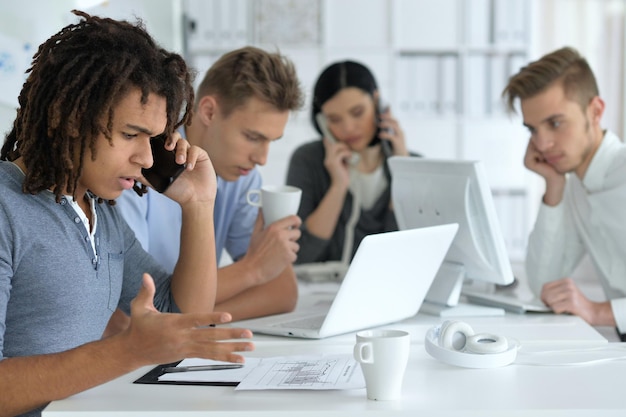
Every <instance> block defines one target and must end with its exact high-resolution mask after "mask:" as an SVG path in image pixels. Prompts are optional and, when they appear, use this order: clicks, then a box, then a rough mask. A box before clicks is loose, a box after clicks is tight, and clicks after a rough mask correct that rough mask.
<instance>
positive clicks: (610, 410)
mask: <svg viewBox="0 0 626 417" xmlns="http://www.w3.org/2000/svg"><path fill="white" fill-rule="evenodd" d="M466 321H468V322H469V323H470V324H471V325H472V326H473V327H474V329H475V330H476V331H492V332H494V333H500V334H505V333H506V335H508V336H512V337H517V339H518V340H519V341H520V343H521V344H522V346H526V347H535V348H559V347H565V346H566V345H569V346H591V345H602V344H605V343H606V339H604V338H603V337H601V335H600V334H599V333H597V332H596V331H595V330H594V329H593V328H592V327H589V326H587V325H586V324H585V323H584V322H583V321H582V320H580V319H578V318H576V317H572V316H556V315H507V316H505V317H489V318H475V319H467V320H466ZM439 322H440V319H438V318H436V317H431V316H421V315H418V316H416V317H414V318H411V319H409V320H406V321H404V322H402V323H397V324H395V325H389V326H386V327H389V328H404V329H407V330H409V331H410V332H411V335H412V350H411V356H410V359H409V365H408V368H407V373H406V376H405V379H404V384H403V398H402V399H401V400H399V401H393V402H375V401H368V400H367V399H366V396H365V389H359V390H350V391H305V390H303V391H234V388H233V387H208V386H175V385H142V384H133V383H132V381H134V380H135V379H137V378H138V377H139V376H141V375H143V374H144V373H146V372H147V371H148V370H149V369H150V367H146V368H142V369H140V370H137V371H135V372H133V373H131V374H129V375H125V376H123V377H121V378H118V379H116V380H114V381H111V382H109V383H107V384H104V385H102V386H99V387H96V388H93V389H91V390H88V391H85V392H83V393H80V394H77V395H74V396H72V397H70V398H67V399H65V400H62V401H55V402H53V403H52V404H50V405H49V406H48V407H47V408H46V410H45V411H44V412H43V416H44V417H58V416H81V417H105V416H120V417H121V416H124V417H128V416H130V417H143V416H151V417H154V416H168V417H171V416H207V415H210V416H228V417H239V416H242V417H243V416H245V417H250V416H253V417H254V416H272V417H275V416H281V415H288V416H294V415H295V416H316V417H318V416H320V415H324V416H346V415H350V416H363V415H367V416H388V415H393V416H412V417H413V416H439V417H449V416H481V417H483V416H498V417H501V416H515V417H520V416H533V417H536V416H567V417H571V416H593V417H597V416H618V415H619V416H624V415H626V401H624V392H623V384H621V383H620V382H619V381H621V380H622V377H623V375H625V374H626V361H616V362H608V363H600V364H595V365H581V366H569V367H556V366H526V365H515V364H514V365H510V366H507V367H504V368H497V369H487V370H485V369H465V368H456V367H453V366H450V365H446V364H444V363H441V362H438V361H437V360H435V359H433V358H432V357H430V356H429V355H428V354H427V353H426V352H425V350H424V345H423V338H424V335H425V333H426V331H427V330H428V328H429V327H430V326H431V325H433V324H436V323H439ZM354 340H355V339H354V334H349V335H342V336H337V337H333V338H329V339H325V340H318V341H316V340H299V339H287V338H281V337H270V336H255V342H256V351H254V352H251V353H250V354H249V355H250V356H280V355H296V354H298V355H299V354H314V353H351V351H352V346H353V344H354Z"/></svg>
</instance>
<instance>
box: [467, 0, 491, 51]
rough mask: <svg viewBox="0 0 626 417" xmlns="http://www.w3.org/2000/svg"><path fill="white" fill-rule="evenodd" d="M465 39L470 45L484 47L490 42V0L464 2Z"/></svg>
mask: <svg viewBox="0 0 626 417" xmlns="http://www.w3.org/2000/svg"><path fill="white" fill-rule="evenodd" d="M464 6H465V13H464V15H465V39H466V40H467V45H468V46H470V47H486V46H487V45H489V43H490V32H491V7H490V6H491V2H490V0H472V1H471V2H465V3H464Z"/></svg>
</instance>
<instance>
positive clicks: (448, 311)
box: [420, 262, 504, 318]
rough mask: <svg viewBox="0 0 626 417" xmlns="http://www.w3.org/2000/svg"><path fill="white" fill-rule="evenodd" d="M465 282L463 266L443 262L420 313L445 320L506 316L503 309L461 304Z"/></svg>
mask: <svg viewBox="0 0 626 417" xmlns="http://www.w3.org/2000/svg"><path fill="white" fill-rule="evenodd" d="M464 280H465V268H464V267H463V265H462V264H458V263H455V262H443V263H442V264H441V267H440V268H439V271H438V272H437V276H436V277H435V279H434V281H433V283H432V284H431V286H430V289H429V290H428V293H427V294H426V297H425V299H424V302H423V303H422V306H421V308H420V312H421V313H425V314H430V315H433V316H438V317H443V318H450V317H475V316H503V315H504V309H503V308H499V307H487V306H481V305H475V304H466V303H460V302H459V298H460V297H461V289H462V288H463V282H464Z"/></svg>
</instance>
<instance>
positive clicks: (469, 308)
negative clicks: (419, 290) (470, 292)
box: [420, 301, 505, 319]
mask: <svg viewBox="0 0 626 417" xmlns="http://www.w3.org/2000/svg"><path fill="white" fill-rule="evenodd" d="M420 313H424V314H430V315H431V316H438V317H441V318H446V319H447V318H454V317H479V316H490V317H493V316H504V313H505V311H504V309H503V308H498V307H486V306H479V305H475V304H466V303H458V304H457V305H455V306H447V305H443V304H437V303H433V302H430V301H424V302H423V303H422V307H421V308H420Z"/></svg>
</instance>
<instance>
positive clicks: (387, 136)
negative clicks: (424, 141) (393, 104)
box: [378, 107, 409, 156]
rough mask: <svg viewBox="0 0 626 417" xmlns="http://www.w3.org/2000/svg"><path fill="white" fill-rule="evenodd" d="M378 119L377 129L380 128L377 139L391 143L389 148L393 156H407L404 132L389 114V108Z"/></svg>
mask: <svg viewBox="0 0 626 417" xmlns="http://www.w3.org/2000/svg"><path fill="white" fill-rule="evenodd" d="M379 118H380V121H379V123H378V127H379V128H380V132H379V133H378V137H379V138H380V139H382V140H387V141H389V142H390V143H391V148H392V149H393V154H394V155H395V156H408V155H409V151H408V149H407V147H406V141H405V139H404V131H403V130H402V128H401V127H400V123H398V120H397V119H396V118H394V117H393V115H392V114H391V111H390V110H389V107H387V109H386V110H385V111H384V112H382V113H380V115H379Z"/></svg>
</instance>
